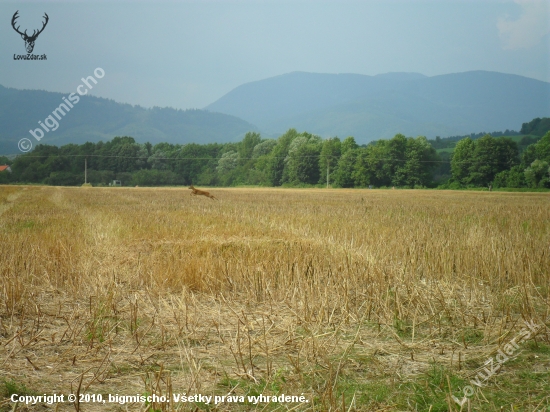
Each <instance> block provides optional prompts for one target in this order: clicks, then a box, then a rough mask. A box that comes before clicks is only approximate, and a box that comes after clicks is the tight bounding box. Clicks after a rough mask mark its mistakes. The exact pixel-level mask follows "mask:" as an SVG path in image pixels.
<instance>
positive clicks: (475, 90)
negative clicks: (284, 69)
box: [206, 71, 550, 143]
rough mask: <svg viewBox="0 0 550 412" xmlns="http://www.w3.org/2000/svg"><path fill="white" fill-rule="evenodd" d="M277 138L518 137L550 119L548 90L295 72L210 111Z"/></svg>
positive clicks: (471, 78) (504, 80) (522, 82)
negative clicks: (294, 132) (531, 123)
mask: <svg viewBox="0 0 550 412" xmlns="http://www.w3.org/2000/svg"><path fill="white" fill-rule="evenodd" d="M206 109H207V110H210V111H213V112H221V113H226V114H231V115H233V116H237V117H239V118H241V119H245V120H246V121H248V122H250V123H253V124H255V125H256V126H258V127H259V129H260V130H261V131H262V132H264V133H268V134H272V135H276V134H278V133H282V132H284V131H286V130H287V129H289V128H291V127H294V128H296V129H298V130H300V131H302V130H307V131H308V132H310V133H316V134H319V135H321V136H324V137H328V136H340V137H346V136H354V137H355V138H356V140H357V141H358V142H360V143H365V142H368V141H371V140H376V139H380V138H391V137H393V136H394V135H395V134H396V133H403V134H405V135H407V136H416V135H425V136H427V137H429V138H433V137H435V136H442V137H444V136H450V135H459V134H462V135H464V134H469V133H471V132H478V131H482V130H486V131H492V130H505V129H513V130H519V128H520V127H521V124H522V123H524V122H525V121H526V119H533V118H535V117H548V116H549V115H550V83H547V82H542V81H539V80H534V79H529V78H526V77H522V76H517V75H511V74H503V73H497V72H486V71H472V72H465V73H454V74H446V75H441V76H433V77H427V76H424V75H422V74H419V73H386V74H381V75H377V76H365V75H358V74H317V73H303V72H294V73H289V74H285V75H281V76H277V77H272V78H269V79H265V80H260V81H257V82H253V83H247V84H243V85H242V86H239V87H237V88H235V89H234V90H232V91H231V92H229V93H228V94H226V95H225V96H223V97H222V98H220V99H219V100H217V101H216V102H214V103H212V104H210V105H209V106H207V107H206Z"/></svg>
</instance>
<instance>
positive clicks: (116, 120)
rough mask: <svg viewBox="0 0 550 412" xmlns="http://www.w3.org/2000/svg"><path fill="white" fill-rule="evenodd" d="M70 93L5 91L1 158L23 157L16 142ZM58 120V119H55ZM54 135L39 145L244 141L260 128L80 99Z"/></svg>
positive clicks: (217, 116)
mask: <svg viewBox="0 0 550 412" xmlns="http://www.w3.org/2000/svg"><path fill="white" fill-rule="evenodd" d="M67 95H68V94H61V93H52V92H46V91H40V90H18V89H12V88H5V87H3V86H0V154H10V153H17V152H19V151H18V149H17V142H18V141H19V140H20V139H21V138H29V139H31V141H32V142H33V145H36V144H38V142H37V141H35V140H34V138H33V137H32V135H31V134H30V133H29V130H30V129H33V130H34V129H36V128H40V124H39V123H38V122H39V121H41V122H44V120H45V119H46V118H47V117H48V116H50V115H51V114H52V111H54V110H55V109H56V108H57V107H59V105H60V104H62V103H63V100H62V98H63V97H67ZM54 118H55V117H54ZM55 120H56V121H57V122H58V123H59V127H58V128H57V130H55V131H53V130H52V131H49V132H47V133H45V134H44V137H43V138H42V139H41V141H40V143H44V144H53V145H58V146H59V145H63V144H67V143H77V144H80V143H85V142H86V141H91V142H97V141H99V140H110V139H112V138H113V137H114V136H132V137H134V138H135V139H136V141H138V142H141V143H144V142H146V141H149V142H151V143H153V144H155V143H159V142H168V143H179V144H183V143H191V142H194V143H201V144H204V143H213V142H220V143H224V142H230V141H238V140H240V139H241V138H242V137H243V136H244V134H245V133H246V132H248V131H251V130H256V129H257V128H256V127H255V126H253V125H251V124H249V123H247V122H245V121H244V120H241V119H238V118H236V117H234V116H231V115H227V114H222V113H210V112H208V111H204V110H185V111H184V110H175V109H170V108H162V109H161V108H153V109H144V108H142V107H139V106H132V105H129V104H121V103H117V102H115V101H113V100H108V99H102V98H97V97H89V96H80V101H79V102H78V103H77V104H75V105H74V107H73V108H72V109H70V111H69V112H67V113H66V114H65V116H62V117H61V119H60V120H57V119H56V118H55Z"/></svg>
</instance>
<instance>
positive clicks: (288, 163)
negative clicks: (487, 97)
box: [0, 129, 550, 189]
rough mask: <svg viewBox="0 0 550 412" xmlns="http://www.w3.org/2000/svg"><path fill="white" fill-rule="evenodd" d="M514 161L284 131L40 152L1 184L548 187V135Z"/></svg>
mask: <svg viewBox="0 0 550 412" xmlns="http://www.w3.org/2000/svg"><path fill="white" fill-rule="evenodd" d="M534 140H535V143H532V144H530V145H529V146H527V147H526V148H525V150H523V152H522V153H520V150H519V148H518V144H517V143H516V142H515V141H514V140H512V139H511V138H508V137H493V136H491V135H488V134H487V135H485V136H483V137H481V138H477V139H472V138H471V137H466V138H463V139H461V140H459V141H458V142H457V143H456V147H455V148H454V151H453V152H452V154H449V153H445V152H443V153H440V154H438V153H437V151H436V149H435V148H434V147H433V145H432V144H431V142H433V141H428V140H427V139H426V138H425V137H423V136H419V137H416V138H413V137H405V136H404V135H402V134H397V135H395V136H394V137H393V138H391V139H389V140H378V141H375V142H371V143H369V144H368V145H362V146H359V145H358V144H357V143H356V141H355V139H354V138H353V137H347V138H345V139H343V140H340V139H339V138H338V137H334V138H330V139H322V138H320V137H319V136H316V135H314V134H311V133H307V132H302V133H299V132H298V131H296V130H295V129H290V130H288V131H287V132H286V133H284V134H283V135H282V136H280V137H279V138H277V139H263V138H262V137H261V135H260V134H259V133H255V132H249V133H247V134H246V135H245V137H244V138H243V139H242V141H240V142H236V143H224V144H217V143H212V144H203V145H201V144H195V143H192V144H185V145H179V144H169V143H159V144H156V145H152V144H150V143H145V144H139V143H136V141H135V140H134V139H133V138H132V137H127V136H126V137H115V138H113V139H112V140H111V141H108V142H98V143H89V142H88V143H85V144H81V145H77V144H68V145H64V146H61V147H57V146H51V145H38V146H37V147H36V148H35V149H34V150H33V151H32V152H29V153H26V154H22V155H20V156H18V157H16V158H15V159H14V160H13V161H10V160H9V159H6V158H0V164H5V163H7V164H11V169H12V172H11V173H7V172H2V173H0V183H41V184H49V185H64V186H71V185H81V184H82V183H84V162H85V159H86V162H87V179H88V182H89V183H91V184H93V185H94V186H105V185H108V184H109V183H110V182H112V181H113V180H115V179H116V180H120V181H122V183H123V185H124V186H134V185H139V186H163V185H189V184H194V185H198V186H237V185H260V186H294V187H299V186H302V187H308V186H318V185H322V186H325V185H326V184H327V181H328V182H329V184H330V185H331V186H332V187H344V188H345V187H348V188H351V187H369V186H371V187H392V186H394V187H407V188H420V187H441V188H451V189H458V188H464V187H483V186H485V187H487V186H489V185H492V186H493V187H495V188H497V187H510V188H521V187H531V188H544V187H550V170H549V163H550V132H548V133H546V135H544V136H543V137H542V138H541V139H540V140H537V139H534Z"/></svg>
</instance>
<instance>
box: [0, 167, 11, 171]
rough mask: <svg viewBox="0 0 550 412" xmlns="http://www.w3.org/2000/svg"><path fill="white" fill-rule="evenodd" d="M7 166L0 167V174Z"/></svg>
mask: <svg viewBox="0 0 550 412" xmlns="http://www.w3.org/2000/svg"><path fill="white" fill-rule="evenodd" d="M8 167H9V166H0V172H3V171H4V170H6V169H7V168H8Z"/></svg>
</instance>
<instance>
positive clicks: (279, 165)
mask: <svg viewBox="0 0 550 412" xmlns="http://www.w3.org/2000/svg"><path fill="white" fill-rule="evenodd" d="M297 136H298V132H297V131H296V129H289V130H288V131H287V132H286V133H285V134H283V135H282V136H280V137H279V138H278V139H277V144H276V145H275V147H274V148H273V150H272V151H271V154H270V158H269V160H268V162H267V175H268V179H269V184H270V186H281V185H282V184H283V174H284V169H285V159H286V157H287V156H288V148H289V146H290V143H291V142H292V141H293V140H294V139H295V138H296V137H297Z"/></svg>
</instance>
